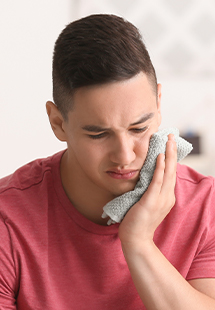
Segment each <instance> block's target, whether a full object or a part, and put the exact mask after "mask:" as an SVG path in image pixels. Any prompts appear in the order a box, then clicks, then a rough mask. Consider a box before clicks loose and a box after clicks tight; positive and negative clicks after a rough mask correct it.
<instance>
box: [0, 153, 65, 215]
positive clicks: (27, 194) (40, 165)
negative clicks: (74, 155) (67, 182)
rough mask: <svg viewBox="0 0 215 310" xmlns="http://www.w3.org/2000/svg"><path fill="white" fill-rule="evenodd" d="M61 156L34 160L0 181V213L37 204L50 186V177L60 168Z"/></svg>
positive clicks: (59, 154) (58, 154) (60, 154)
mask: <svg viewBox="0 0 215 310" xmlns="http://www.w3.org/2000/svg"><path fill="white" fill-rule="evenodd" d="M62 154H63V152H59V153H57V154H55V155H53V156H50V157H48V158H41V159H37V160H34V161H32V162H30V163H28V164H26V165H24V166H22V167H21V168H19V169H18V170H16V171H15V172H14V173H13V174H12V175H9V176H7V177H5V178H3V179H1V180H0V212H1V213H2V214H8V212H10V213H11V211H12V212H14V210H15V209H16V210H17V209H19V208H20V207H22V208H24V207H26V208H28V207H29V206H30V205H32V204H36V203H38V204H39V201H40V202H41V201H42V199H43V196H45V192H47V191H48V188H51V186H52V179H53V176H52V175H53V173H54V172H55V171H57V170H58V168H59V167H60V159H61V157H62ZM44 199H45V198H44Z"/></svg>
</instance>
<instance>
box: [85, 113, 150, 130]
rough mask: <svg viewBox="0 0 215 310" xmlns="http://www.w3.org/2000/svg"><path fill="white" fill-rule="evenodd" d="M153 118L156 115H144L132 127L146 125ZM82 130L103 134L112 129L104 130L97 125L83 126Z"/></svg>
mask: <svg viewBox="0 0 215 310" xmlns="http://www.w3.org/2000/svg"><path fill="white" fill-rule="evenodd" d="M153 116H154V113H147V114H144V115H143V116H142V117H141V118H140V119H139V120H138V121H137V122H135V123H132V124H131V125H130V126H135V125H139V124H142V123H145V122H146V121H147V120H149V119H151V118H152V117H153ZM82 129H84V130H86V131H89V132H102V131H106V130H110V128H103V127H100V126H96V125H86V126H83V127H82Z"/></svg>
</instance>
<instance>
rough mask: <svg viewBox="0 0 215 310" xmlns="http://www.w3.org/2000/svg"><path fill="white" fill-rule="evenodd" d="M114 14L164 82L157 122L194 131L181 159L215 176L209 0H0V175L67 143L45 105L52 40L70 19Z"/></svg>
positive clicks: (214, 53)
mask: <svg viewBox="0 0 215 310" xmlns="http://www.w3.org/2000/svg"><path fill="white" fill-rule="evenodd" d="M93 13H113V14H118V15H120V16H123V17H125V18H126V19H128V20H129V21H131V22H133V23H134V24H135V25H136V26H137V27H138V28H139V29H140V31H141V33H142V35H143V38H144V41H145V43H146V46H147V47H148V50H149V53H150V55H151V58H152V61H153V63H154V66H155V69H156V71H157V75H158V81H159V82H160V83H161V84H162V90H163V98H162V114H163V123H162V127H169V126H175V127H178V128H179V129H180V131H181V133H187V132H192V133H194V134H196V133H197V134H199V135H200V136H201V141H202V154H201V155H196V156H190V157H188V158H187V160H186V161H185V163H188V164H189V165H191V166H193V167H194V168H196V169H197V170H199V171H200V172H202V173H204V174H210V175H214V176H215V161H214V154H215V139H214V133H215V1H214V0H180V1H178V0H152V1H147V0H145V1H144V0H133V1H131V0H118V1H116V0H103V1H100V0H88V1H86V0H85V1H84V0H73V1H72V0H70V1H69V0H55V1H51V0H37V1H29V0H20V1H16V0H1V3H0V45H1V52H0V55H1V57H0V151H1V152H0V177H3V176H5V175H7V174H10V173H12V172H13V171H14V170H15V169H17V168H18V167H19V166H21V165H23V164H25V163H27V162H29V161H31V160H34V159H35V158H38V157H46V156H49V155H52V154H53V153H55V152H57V151H59V150H61V149H64V148H66V145H65V144H64V143H62V142H59V141H57V139H56V138H55V136H54V135H53V133H52V131H51V128H50V125H49V122H48V118H47V116H46V111H45V102H46V101H47V100H49V99H52V85H51V62H52V52H53V46H54V42H55V40H56V39H57V36H58V35H59V33H60V31H61V30H62V29H63V28H64V27H65V25H66V24H68V23H69V22H70V21H72V20H74V19H77V18H80V17H82V16H85V15H88V14H93Z"/></svg>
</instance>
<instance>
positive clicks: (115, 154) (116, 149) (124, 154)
mask: <svg viewBox="0 0 215 310" xmlns="http://www.w3.org/2000/svg"><path fill="white" fill-rule="evenodd" d="M134 146H135V145H134V141H133V139H132V137H128V136H126V135H125V136H120V137H116V138H115V139H114V141H112V145H111V152H110V160H111V161H112V162H113V163H115V164H117V165H119V166H120V167H124V166H128V165H130V164H131V163H132V162H133V161H134V160H135V158H136V154H135V149H134Z"/></svg>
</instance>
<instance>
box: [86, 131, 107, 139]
mask: <svg viewBox="0 0 215 310" xmlns="http://www.w3.org/2000/svg"><path fill="white" fill-rule="evenodd" d="M106 135H107V133H106V132H102V133H100V134H98V135H88V137H90V138H91V139H101V138H103V137H105V136H106Z"/></svg>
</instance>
